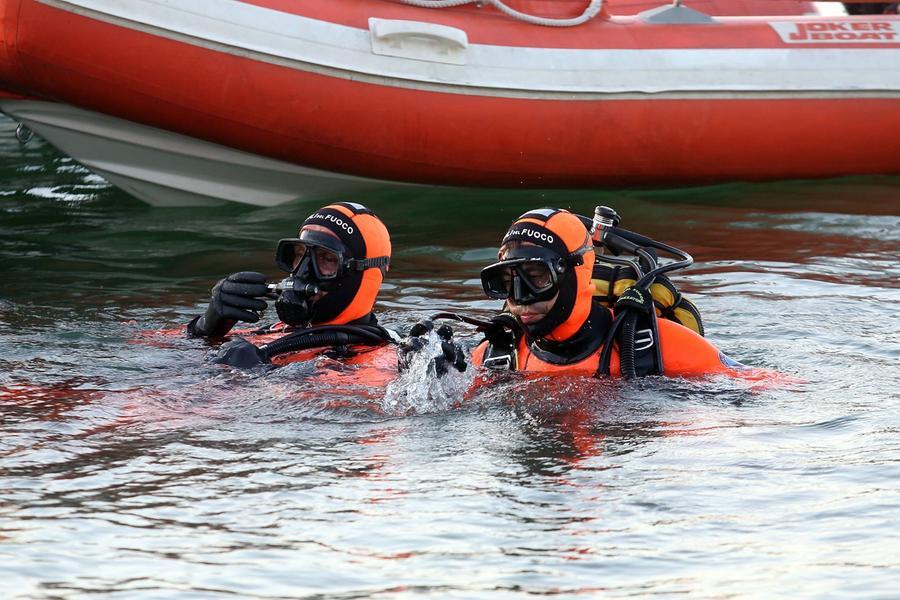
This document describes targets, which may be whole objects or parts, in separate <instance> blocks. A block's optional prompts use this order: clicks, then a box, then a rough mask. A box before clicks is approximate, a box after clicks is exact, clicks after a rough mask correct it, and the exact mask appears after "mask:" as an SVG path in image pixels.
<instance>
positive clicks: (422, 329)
mask: <svg viewBox="0 0 900 600" xmlns="http://www.w3.org/2000/svg"><path fill="white" fill-rule="evenodd" d="M432 329H434V322H433V321H432V320H431V319H423V320H422V321H419V322H418V323H416V324H415V325H413V326H412V328H411V329H410V330H409V335H407V337H406V339H404V340H403V341H402V342H401V343H400V346H399V348H398V352H399V354H398V357H399V362H400V370H401V371H405V370H406V369H407V368H409V363H410V361H411V360H412V358H413V356H415V355H416V354H417V353H418V352H419V351H421V350H422V348H424V347H425V345H426V341H425V338H424V337H423V336H425V335H428V332H430V331H431V330H432ZM437 334H438V337H439V338H441V353H440V354H438V355H437V356H435V357H434V358H432V359H431V364H430V365H429V371H433V372H434V374H435V375H437V376H438V377H441V376H442V375H444V374H445V373H447V369H448V368H449V367H453V368H454V369H456V370H457V371H460V372H462V371H465V370H466V367H467V365H466V354H465V351H464V350H463V349H462V346H460V345H459V344H457V343H456V342H454V341H453V330H452V329H451V328H450V326H449V325H441V326H440V327H438V330H437Z"/></svg>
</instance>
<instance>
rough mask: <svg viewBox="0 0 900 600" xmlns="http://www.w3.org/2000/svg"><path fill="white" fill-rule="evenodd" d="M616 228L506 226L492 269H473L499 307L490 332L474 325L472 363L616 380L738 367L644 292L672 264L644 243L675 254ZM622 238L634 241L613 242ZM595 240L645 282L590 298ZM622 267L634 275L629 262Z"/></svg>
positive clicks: (526, 219) (548, 223)
mask: <svg viewBox="0 0 900 600" xmlns="http://www.w3.org/2000/svg"><path fill="white" fill-rule="evenodd" d="M601 208H602V209H605V210H607V211H609V212H610V213H611V214H612V215H615V212H614V211H612V210H611V209H606V207H598V209H597V210H598V213H599V212H600V211H601ZM601 221H602V219H601ZM617 224H618V215H615V221H614V222H613V221H609V222H608V223H607V227H606V229H605V230H604V228H603V226H602V225H600V227H599V230H598V229H597V228H596V225H594V224H592V222H591V220H590V219H586V218H585V217H579V216H577V215H574V214H572V213H570V212H569V211H566V210H561V209H556V208H545V209H539V210H533V211H529V212H527V213H525V214H524V215H522V216H521V217H519V218H518V219H516V221H515V222H514V223H513V224H512V226H511V227H510V228H509V230H508V231H507V233H506V235H505V236H504V237H503V241H502V242H501V245H500V250H499V252H498V258H499V262H497V263H495V264H493V265H490V266H488V267H486V268H485V269H483V270H482V272H481V280H482V286H483V288H484V291H485V293H486V294H487V295H488V296H489V297H491V298H496V299H503V300H505V301H506V303H505V306H504V312H503V313H502V314H501V315H498V316H497V317H495V318H494V319H492V325H491V326H488V327H481V329H482V330H483V331H485V332H486V335H485V337H486V339H485V340H484V341H483V342H481V343H480V344H479V345H478V346H477V347H476V348H475V350H474V351H473V353H472V361H473V362H474V363H475V364H476V365H482V366H484V367H488V368H492V369H501V370H514V371H531V372H546V373H554V372H555V373H565V374H580V375H606V374H609V375H614V376H616V375H620V374H621V375H623V376H625V377H635V376H640V375H648V374H664V375H686V376H689V375H706V374H712V373H720V372H731V371H733V370H735V369H740V368H742V367H743V365H740V363H737V362H736V361H733V360H731V359H729V358H728V357H726V356H725V355H723V354H722V353H721V352H719V351H718V350H717V349H716V348H715V346H713V345H712V344H711V343H709V342H708V341H707V340H706V339H704V338H703V337H702V324H700V323H699V314H698V315H697V322H696V325H697V326H698V327H695V330H692V329H690V328H688V327H685V326H683V325H681V324H679V323H678V322H677V319H673V320H670V319H669V318H667V317H666V315H662V316H663V318H658V316H659V315H658V314H657V312H658V311H657V309H658V308H659V306H657V305H655V302H654V296H655V295H656V294H655V292H654V291H653V290H651V287H650V286H651V285H652V284H654V282H655V281H657V280H658V279H660V276H661V274H662V272H663V271H665V270H672V269H673V268H677V265H676V266H675V267H673V266H671V265H672V263H670V264H669V266H665V267H661V268H660V267H659V266H658V263H657V262H656V257H655V254H652V253H648V251H647V250H646V248H644V247H642V246H643V245H644V243H645V242H646V243H651V242H652V243H654V244H656V247H657V248H664V249H668V250H669V251H671V250H675V251H676V252H679V253H681V251H678V250H677V249H674V248H671V247H668V246H665V245H664V244H659V243H658V242H654V241H653V240H650V239H649V238H644V237H643V236H640V235H638V234H633V233H632V232H627V230H621V229H618V228H616V227H615V226H614V225H617ZM591 229H593V230H594V231H591ZM607 233H608V237H606V234H607ZM626 234H630V236H631V239H632V240H637V242H640V243H635V242H634V241H630V240H629V239H628V238H627V237H622V236H626ZM600 242H605V243H606V244H607V245H609V244H612V247H613V248H615V249H616V254H618V253H619V252H620V251H623V250H624V251H627V252H630V253H636V254H637V255H638V256H639V257H640V260H641V261H645V262H646V268H645V269H644V271H647V272H646V273H645V274H646V277H640V278H639V279H638V281H637V282H636V284H635V285H633V286H631V287H629V288H628V289H625V290H624V291H622V292H621V294H617V295H615V297H613V296H612V295H611V294H612V292H611V291H610V292H609V293H608V294H607V296H605V297H603V298H600V297H598V296H597V295H596V290H597V281H596V280H594V279H593V276H594V274H595V268H597V265H595V247H597V246H598V245H600V246H601V247H602V245H603V244H602V243H600ZM681 255H683V256H684V257H686V260H685V261H684V262H685V264H681V266H686V265H687V264H690V262H692V259H691V258H690V256H689V255H687V254H684V253H681ZM604 258H607V257H604ZM610 258H611V257H610ZM612 260H613V261H614V262H619V263H625V262H627V261H623V260H616V259H612ZM629 264H633V265H634V266H635V268H637V269H640V268H641V267H640V266H639V264H638V262H633V263H629ZM679 264H680V263H679ZM653 268H656V271H653V272H651V270H652V269H653ZM640 274H644V273H643V271H641V273H640ZM662 279H665V278H664V277H662ZM666 282H668V280H667V279H666ZM667 284H668V285H669V286H670V285H671V284H670V283H667ZM612 287H613V286H612V283H611V284H610V286H609V289H610V290H612ZM672 292H673V294H674V296H675V297H676V298H675V300H676V303H679V304H680V303H681V297H680V294H677V292H676V291H675V290H674V288H672ZM601 300H606V301H607V302H608V303H609V304H610V308H608V307H607V306H605V305H604V303H603V302H601ZM691 307H692V308H693V305H691ZM669 314H671V313H669Z"/></svg>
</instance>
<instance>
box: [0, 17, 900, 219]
mask: <svg viewBox="0 0 900 600" xmlns="http://www.w3.org/2000/svg"><path fill="white" fill-rule="evenodd" d="M761 4H766V5H767V6H772V7H773V9H775V10H778V11H779V12H781V13H785V12H788V13H790V12H793V13H794V14H780V15H759V14H758V13H759V12H760V8H759V7H760V5H761ZM645 5H646V3H645V4H642V5H641V6H637V5H635V4H632V5H629V4H628V2H627V1H625V0H620V2H619V4H613V5H611V6H609V7H608V6H606V5H604V4H603V2H602V0H480V1H477V2H476V1H475V0H440V1H433V0H304V1H303V2H297V1H295V0H234V1H230V2H221V1H218V0H178V2H172V1H171V0H0V88H2V90H3V91H2V92H0V110H2V111H3V112H4V113H6V114H7V115H9V116H11V117H12V118H13V119H15V120H16V121H19V122H20V123H22V127H21V128H20V129H19V130H18V132H19V135H20V136H21V139H23V140H25V139H27V138H28V136H29V132H30V131H33V132H36V133H37V134H39V135H40V136H42V137H43V138H45V139H46V140H47V141H49V142H50V143H52V144H54V145H55V146H57V147H58V148H60V149H61V150H62V151H63V152H65V153H67V154H69V155H71V156H72V157H74V158H75V159H76V160H78V161H80V162H81V163H82V164H84V165H85V166H87V167H88V168H89V169H91V170H93V171H95V172H96V173H99V174H100V175H102V176H103V177H105V178H106V179H108V180H109V181H110V182H111V183H113V184H115V185H118V186H120V187H121V188H123V189H124V190H126V191H128V192H130V193H132V194H133V195H135V196H137V197H138V198H142V199H144V200H146V201H148V202H151V203H153V204H163V205H186V204H214V203H220V202H223V201H232V202H244V203H250V204H257V205H265V206H271V205H276V204H280V203H283V202H289V201H292V200H296V199H300V198H312V197H321V196H323V195H333V196H337V195H347V194H354V193H360V192H362V191H364V190H367V189H371V188H375V187H378V186H382V185H385V182H390V183H392V184H394V185H400V184H404V185H409V184H426V185H448V186H479V187H501V188H523V187H531V188H535V187H537V188H594V187H610V186H636V185H639V186H647V185H673V184H679V185H680V184H695V183H711V182H722V181H731V180H772V179H784V178H822V177H834V176H843V175H860V174H900V136H898V135H897V134H898V132H900V39H898V38H900V17H898V16H897V15H893V16H888V15H867V16H853V17H849V16H821V15H807V14H803V13H804V12H805V11H806V10H808V8H809V6H810V5H809V4H806V3H801V2H790V3H780V2H768V3H766V2H765V0H761V1H759V0H758V1H757V2H755V3H753V2H749V1H745V2H741V3H738V2H736V1H735V2H731V3H730V4H729V3H728V2H724V0H723V1H720V2H718V3H716V2H709V1H707V2H705V3H701V2H699V1H698V2H697V4H696V7H697V8H696V9H695V8H691V7H689V6H684V5H682V4H680V0H679V2H678V3H676V4H675V5H671V6H658V7H656V8H649V9H646V10H640V11H639V12H637V14H631V15H628V16H616V15H614V14H612V13H613V11H614V10H618V11H620V12H622V11H625V12H627V11H628V7H629V6H637V8H642V7H643V6H645ZM739 5H743V6H745V7H746V6H750V5H752V6H753V7H754V9H753V10H747V9H746V8H744V10H743V12H742V13H741V15H740V16H715V15H716V13H721V12H724V11H725V9H727V8H728V7H729V6H739ZM785 7H788V9H789V10H787V9H785ZM704 8H707V9H710V10H703V9H704ZM748 15H749V16H748Z"/></svg>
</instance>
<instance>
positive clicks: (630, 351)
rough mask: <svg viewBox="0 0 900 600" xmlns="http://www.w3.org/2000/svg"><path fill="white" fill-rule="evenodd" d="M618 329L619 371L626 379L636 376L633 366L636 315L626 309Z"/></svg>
mask: <svg viewBox="0 0 900 600" xmlns="http://www.w3.org/2000/svg"><path fill="white" fill-rule="evenodd" d="M626 314H627V316H626V317H625V320H624V321H622V328H621V330H620V331H619V335H618V338H619V371H620V372H621V374H622V377H624V378H625V380H626V381H628V380H630V379H634V378H636V377H637V371H636V370H635V368H634V329H635V321H637V315H636V314H634V313H633V312H631V311H628V312H627V313H626Z"/></svg>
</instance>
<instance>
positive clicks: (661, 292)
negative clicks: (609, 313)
mask: <svg viewBox="0 0 900 600" xmlns="http://www.w3.org/2000/svg"><path fill="white" fill-rule="evenodd" d="M581 218H582V219H583V220H585V219H584V217H581ZM620 222H621V220H620V218H619V215H618V214H617V213H616V211H614V210H613V209H611V208H609V207H606V206H598V207H597V208H596V209H595V211H594V219H593V220H592V221H591V226H590V228H589V231H591V237H592V239H593V240H594V246H595V247H597V248H599V251H598V252H597V258H596V260H595V262H594V272H593V275H592V276H591V285H592V286H593V288H594V289H593V294H594V299H595V300H596V301H597V302H599V303H600V304H602V305H603V306H606V307H607V308H613V307H614V306H615V303H616V300H618V299H619V297H620V296H621V295H622V294H623V293H624V292H625V290H627V289H628V288H630V287H633V286H634V285H635V284H636V283H637V281H638V279H639V278H640V276H641V275H640V267H639V266H637V265H635V264H634V263H633V262H632V261H630V260H624V259H617V258H614V257H610V256H607V255H605V254H604V252H603V250H604V249H606V245H605V240H606V239H610V238H609V236H610V234H612V235H616V234H619V235H621V234H622V232H623V231H626V230H622V229H620V228H618V225H619V223H620ZM598 223H599V225H598ZM602 228H605V229H602ZM610 228H614V229H610ZM627 233H632V232H627ZM604 234H605V236H604ZM634 235H637V234H634ZM646 239H647V240H649V239H650V238H646ZM651 241H653V242H654V244H658V242H655V241H654V240H651ZM615 243H616V242H613V245H615ZM652 248H653V247H652V246H650V247H649V248H648V254H649V255H650V256H651V257H652V258H653V260H654V261H656V262H658V257H657V255H656V252H655V251H653V250H652ZM679 252H680V251H679ZM692 262H693V260H691V262H690V263H688V264H685V265H683V266H679V267H678V268H684V267H686V266H688V265H690V264H691V263H692ZM649 291H650V295H651V297H652V298H653V304H654V307H655V309H656V315H657V317H662V318H664V319H668V320H670V321H675V322H676V323H678V324H679V325H683V326H685V327H687V328H688V329H690V330H692V331H694V332H695V333H697V334H699V335H701V336H703V335H704V330H703V319H702V317H701V316H700V310H699V309H698V308H697V306H696V305H695V304H694V303H693V302H691V301H690V300H688V299H687V298H685V297H684V296H682V295H681V293H680V292H679V291H678V290H677V288H676V287H675V285H674V284H673V283H672V281H671V280H670V279H669V278H668V277H666V276H665V275H662V274H659V275H656V276H655V277H654V278H653V281H652V282H651V283H650V285H649Z"/></svg>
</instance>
